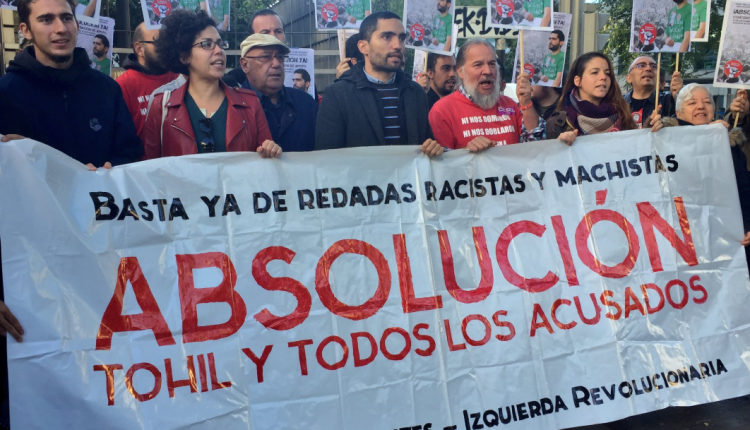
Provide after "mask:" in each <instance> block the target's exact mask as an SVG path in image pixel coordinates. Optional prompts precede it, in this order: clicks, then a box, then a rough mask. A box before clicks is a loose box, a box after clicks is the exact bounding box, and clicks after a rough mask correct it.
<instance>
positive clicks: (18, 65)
mask: <svg viewBox="0 0 750 430" xmlns="http://www.w3.org/2000/svg"><path fill="white" fill-rule="evenodd" d="M0 112H2V114H0V133H2V134H20V135H21V136H24V137H28V138H30V139H34V140H37V141H39V142H42V143H45V144H47V145H49V146H51V147H53V148H55V149H57V150H59V151H61V152H63V153H65V154H66V155H68V156H70V157H72V158H74V159H76V160H78V161H80V162H81V163H84V164H86V163H92V164H93V165H94V166H96V167H101V166H103V165H104V163H105V162H107V161H109V162H110V163H112V164H113V165H118V164H125V163H130V162H133V161H137V160H139V159H140V157H141V155H142V154H143V145H142V144H141V140H140V139H139V138H138V135H137V134H136V132H135V125H133V118H131V116H130V113H129V112H128V107H127V106H126V105H125V100H124V99H123V98H122V90H121V89H120V86H119V85H117V83H116V82H115V81H114V80H113V79H112V78H110V77H109V76H107V75H105V74H103V73H101V72H99V71H97V70H94V69H92V68H91V62H90V61H89V58H88V55H86V51H85V50H84V49H83V48H76V49H75V50H74V51H73V64H72V65H71V66H70V68H68V69H65V70H60V69H54V68H52V67H47V66H44V65H42V64H41V63H40V62H39V61H37V59H36V57H35V53H34V47H29V48H26V49H25V50H23V51H22V52H21V53H20V54H18V55H17V56H16V58H15V59H14V60H13V61H11V62H10V66H9V67H8V73H7V74H6V75H5V76H3V77H2V78H0Z"/></svg>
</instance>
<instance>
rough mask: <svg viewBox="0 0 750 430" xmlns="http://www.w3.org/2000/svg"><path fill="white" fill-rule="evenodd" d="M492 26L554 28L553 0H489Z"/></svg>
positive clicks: (522, 28) (524, 28) (530, 28)
mask: <svg viewBox="0 0 750 430" xmlns="http://www.w3.org/2000/svg"><path fill="white" fill-rule="evenodd" d="M487 10H488V11H491V13H492V19H491V20H490V24H489V25H490V26H491V27H498V28H508V29H515V30H548V31H552V30H554V25H553V23H552V17H553V15H554V7H553V1H552V0H487Z"/></svg>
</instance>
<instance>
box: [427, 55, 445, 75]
mask: <svg viewBox="0 0 750 430" xmlns="http://www.w3.org/2000/svg"><path fill="white" fill-rule="evenodd" d="M448 57H451V55H443V54H436V53H434V52H430V53H429V54H427V70H432V71H433V72H434V71H435V66H437V61H438V60H439V59H441V58H448Z"/></svg>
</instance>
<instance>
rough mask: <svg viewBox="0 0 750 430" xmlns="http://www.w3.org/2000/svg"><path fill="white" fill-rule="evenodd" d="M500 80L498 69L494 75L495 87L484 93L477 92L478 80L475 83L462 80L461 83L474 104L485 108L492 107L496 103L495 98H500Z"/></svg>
mask: <svg viewBox="0 0 750 430" xmlns="http://www.w3.org/2000/svg"><path fill="white" fill-rule="evenodd" d="M480 80H481V79H480ZM501 81H502V80H501V79H500V71H499V70H498V72H497V76H495V88H494V89H493V90H492V92H491V93H489V94H486V95H485V94H482V93H481V92H479V89H478V88H477V87H478V86H479V81H477V83H476V84H475V85H470V84H469V83H468V82H463V83H462V85H463V86H464V89H465V90H466V92H467V93H469V95H470V96H471V101H473V102H474V104H476V105H477V106H479V107H480V108H482V109H485V110H486V109H490V108H492V107H494V106H495V105H496V104H497V100H498V99H499V98H500V95H501V94H502V93H503V92H502V90H501V89H500V84H501Z"/></svg>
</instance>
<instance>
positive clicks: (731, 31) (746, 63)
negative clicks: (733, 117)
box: [714, 0, 750, 88]
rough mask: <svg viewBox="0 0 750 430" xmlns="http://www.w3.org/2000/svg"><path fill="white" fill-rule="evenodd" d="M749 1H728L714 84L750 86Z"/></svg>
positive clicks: (727, 86) (729, 86) (739, 86)
mask: <svg viewBox="0 0 750 430" xmlns="http://www.w3.org/2000/svg"><path fill="white" fill-rule="evenodd" d="M748 34H750V1H738V0H727V4H726V6H725V7H724V24H723V26H722V29H721V41H720V43H719V61H718V62H717V63H716V72H715V73H714V86H716V87H724V88H750V43H748V40H747V35H748Z"/></svg>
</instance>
